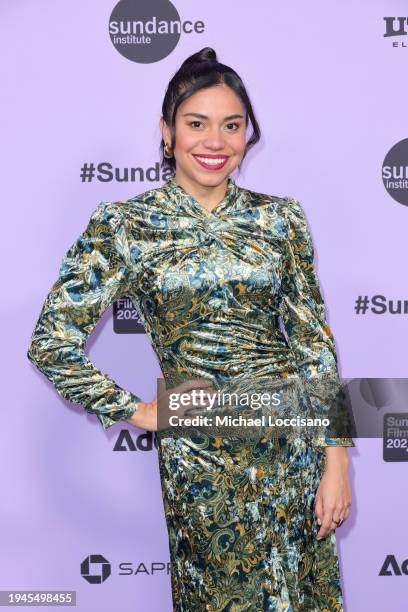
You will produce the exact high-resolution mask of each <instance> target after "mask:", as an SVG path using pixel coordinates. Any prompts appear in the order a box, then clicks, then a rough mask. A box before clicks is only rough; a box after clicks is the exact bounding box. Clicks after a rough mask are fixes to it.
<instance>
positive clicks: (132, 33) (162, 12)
mask: <svg viewBox="0 0 408 612" xmlns="http://www.w3.org/2000/svg"><path fill="white" fill-rule="evenodd" d="M203 32H204V22H203V21H195V22H193V21H188V20H187V21H181V19H180V15H179V14H178V12H177V9H176V8H175V7H174V6H173V4H172V3H171V2H169V0H120V2H118V4H117V5H116V6H115V8H114V9H113V11H112V14H111V16H110V20H109V34H110V37H111V41H112V43H113V45H114V47H115V48H116V50H117V51H119V53H120V54H121V55H123V56H124V57H126V58H127V59H129V60H131V61H132V62H138V63H140V64H150V63H152V62H158V61H160V60H162V59H163V58H164V57H167V56H168V55H169V54H170V53H171V52H172V51H173V49H174V48H175V47H176V45H177V43H178V41H179V39H180V36H181V33H183V34H192V33H195V34H202V33H203Z"/></svg>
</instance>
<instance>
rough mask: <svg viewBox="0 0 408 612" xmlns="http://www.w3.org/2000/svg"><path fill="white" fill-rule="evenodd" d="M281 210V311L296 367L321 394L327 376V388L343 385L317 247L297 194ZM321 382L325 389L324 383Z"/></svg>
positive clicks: (332, 442) (345, 441)
mask: <svg viewBox="0 0 408 612" xmlns="http://www.w3.org/2000/svg"><path fill="white" fill-rule="evenodd" d="M282 214H283V216H284V219H285V225H286V232H285V237H286V239H287V253H286V255H287V257H286V258H285V262H284V270H283V273H282V284H281V298H280V314H281V317H282V321H283V323H284V327H285V331H286V334H287V337H288V341H289V346H290V348H291V349H292V352H293V355H294V360H295V362H296V366H297V369H298V371H299V373H300V375H301V376H302V377H304V380H306V381H307V382H306V388H307V389H309V390H311V393H312V394H314V393H315V395H316V396H317V397H318V389H319V382H320V381H322V380H324V379H325V378H326V379H327V380H328V381H330V385H327V389H328V388H329V387H331V388H333V381H334V383H335V385H338V388H340V379H339V375H338V369H337V354H336V346H335V341H334V338H333V335H332V332H331V330H330V328H329V326H328V324H327V322H326V319H325V304H324V301H323V298H322V294H321V290H320V283H319V279H318V276H317V273H316V270H315V264H314V247H313V242H312V238H311V235H310V232H309V228H308V224H307V220H306V217H305V213H304V211H303V208H302V206H301V204H300V203H299V202H298V201H297V200H295V199H294V198H286V199H285V204H284V210H283V213H282ZM321 386H323V389H324V387H325V385H324V384H323V385H320V387H321ZM313 389H316V392H314V391H313ZM323 398H324V393H323ZM326 399H327V398H326ZM319 400H321V396H320V397H319ZM327 401H329V400H328V399H327ZM320 442H321V446H355V444H354V442H353V440H352V438H350V437H329V436H328V435H327V433H325V435H324V439H321V440H320Z"/></svg>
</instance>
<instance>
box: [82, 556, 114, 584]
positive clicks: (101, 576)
mask: <svg viewBox="0 0 408 612" xmlns="http://www.w3.org/2000/svg"><path fill="white" fill-rule="evenodd" d="M91 565H92V566H95V565H96V566H97V567H96V568H95V567H92V571H91ZM110 575H111V565H110V563H109V561H108V560H107V559H105V557H104V556H103V555H89V556H88V557H86V558H85V559H84V560H83V561H82V563H81V576H82V577H83V578H85V580H86V581H87V582H89V583H90V584H101V583H102V582H104V581H105V580H106V579H107V578H109V576H110Z"/></svg>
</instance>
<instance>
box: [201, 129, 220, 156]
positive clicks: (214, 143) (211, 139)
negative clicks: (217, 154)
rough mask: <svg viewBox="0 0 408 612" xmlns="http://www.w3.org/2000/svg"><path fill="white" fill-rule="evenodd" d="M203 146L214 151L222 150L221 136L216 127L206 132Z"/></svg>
mask: <svg viewBox="0 0 408 612" xmlns="http://www.w3.org/2000/svg"><path fill="white" fill-rule="evenodd" d="M203 145H204V146H205V147H207V148H208V149H214V150H216V151H217V150H218V149H223V148H224V146H225V145H224V139H223V135H222V132H221V131H220V130H219V128H218V127H217V126H213V127H212V128H210V129H209V130H208V131H207V133H206V135H205V138H204V140H203Z"/></svg>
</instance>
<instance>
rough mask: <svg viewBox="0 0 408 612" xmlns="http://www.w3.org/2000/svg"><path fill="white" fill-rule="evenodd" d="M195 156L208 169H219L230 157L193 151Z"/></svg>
mask: <svg viewBox="0 0 408 612" xmlns="http://www.w3.org/2000/svg"><path fill="white" fill-rule="evenodd" d="M193 157H194V159H195V160H196V161H197V163H199V164H200V166H201V167H202V168H205V169H206V170H219V169H220V168H223V167H224V166H225V164H226V163H227V161H228V159H229V158H228V156H227V155H210V154H206V155H198V154H197V153H193Z"/></svg>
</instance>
